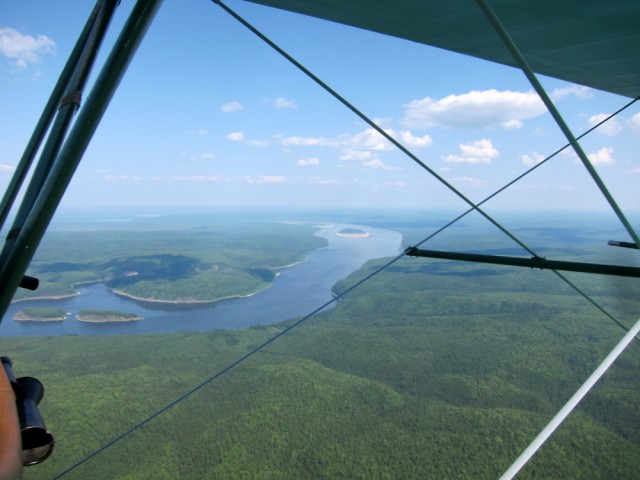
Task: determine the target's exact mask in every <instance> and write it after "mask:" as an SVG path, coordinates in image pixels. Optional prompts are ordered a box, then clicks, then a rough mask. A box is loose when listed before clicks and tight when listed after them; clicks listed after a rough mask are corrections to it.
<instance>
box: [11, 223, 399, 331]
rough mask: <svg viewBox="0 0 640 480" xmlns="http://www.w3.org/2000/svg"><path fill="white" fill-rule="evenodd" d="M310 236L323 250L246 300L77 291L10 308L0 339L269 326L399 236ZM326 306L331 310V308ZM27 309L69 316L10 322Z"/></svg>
mask: <svg viewBox="0 0 640 480" xmlns="http://www.w3.org/2000/svg"><path fill="white" fill-rule="evenodd" d="M344 228H356V229H360V230H364V231H366V232H367V233H369V236H368V237H366V238H346V237H341V236H338V235H337V233H338V232H339V231H340V230H341V229H344ZM316 235H319V236H321V237H324V238H326V239H327V240H328V242H329V246H328V247H327V248H322V249H320V250H316V251H314V252H312V253H311V254H310V255H308V256H307V258H306V259H305V260H304V261H303V262H301V263H298V264H296V265H294V266H291V267H288V268H285V269H282V270H280V275H278V276H277V277H276V278H275V280H274V281H273V283H272V285H271V286H269V287H268V288H266V289H265V290H263V291H261V292H259V293H257V294H256V295H253V296H251V297H245V298H237V299H230V300H223V301H220V302H216V303H213V304H205V305H181V306H171V305H166V304H150V303H139V302H135V301H133V300H129V299H127V298H123V297H120V296H117V295H115V294H113V293H112V292H111V291H110V290H109V289H107V288H106V287H105V286H104V285H103V284H94V285H90V286H86V287H83V288H81V289H79V292H80V294H79V295H77V296H75V297H72V298H68V299H63V300H46V301H45V300H41V301H29V302H19V303H14V304H12V305H11V306H10V307H9V309H8V311H7V314H6V315H5V316H4V318H3V321H2V325H0V335H2V336H5V337H6V336H41V335H42V336H44V335H115V334H132V333H161V332H193V331H201V332H202V331H210V330H219V329H239V328H245V327H249V326H253V325H266V324H273V323H277V322H280V321H283V320H287V319H290V318H294V317H300V316H304V315H307V314H309V313H311V312H312V311H314V310H315V309H317V308H319V307H320V306H322V305H323V304H325V303H327V302H329V301H330V300H331V299H332V298H333V295H332V293H331V288H332V286H333V285H334V284H335V283H336V282H337V281H338V280H340V279H343V278H345V277H346V276H347V275H349V274H350V273H352V272H354V271H356V270H357V269H359V268H360V267H361V266H362V265H363V264H364V263H365V262H366V261H368V260H370V259H375V258H381V257H392V256H396V255H397V254H398V253H399V252H400V248H401V240H402V236H401V235H400V234H399V233H398V232H394V231H391V230H384V229H377V228H371V227H366V226H359V225H344V224H334V225H330V226H329V225H327V226H322V227H320V228H319V230H318V231H317V232H316ZM333 305H334V303H333V304H331V306H333ZM28 306H43V307H44V306H51V307H57V308H61V309H63V310H65V311H67V312H69V313H70V315H69V316H68V317H67V319H66V320H65V321H62V322H21V321H16V320H13V316H14V315H15V314H16V313H17V312H18V311H19V310H21V309H23V308H25V307H28ZM82 309H99V310H117V311H123V312H130V313H135V314H137V315H139V316H140V317H142V318H143V320H140V321H135V322H125V323H116V322H114V323H101V324H99V323H86V322H80V321H78V320H76V318H75V315H76V314H77V313H78V311H80V310H82Z"/></svg>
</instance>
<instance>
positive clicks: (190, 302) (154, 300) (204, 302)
mask: <svg viewBox="0 0 640 480" xmlns="http://www.w3.org/2000/svg"><path fill="white" fill-rule="evenodd" d="M270 286H271V284H269V285H267V286H266V287H265V288H263V289H261V290H258V291H257V292H253V293H249V294H247V295H229V296H227V297H221V298H216V299H215V300H161V299H159V298H145V297H137V296H135V295H132V294H130V293H126V292H123V291H122V290H118V289H115V288H114V289H111V293H113V294H115V295H118V296H120V297H125V298H128V299H130V300H134V301H136V302H142V303H153V304H165V305H208V304H213V303H216V302H221V301H223V300H233V299H234V298H248V297H252V296H254V295H256V294H258V293H260V292H262V291H263V290H265V289H267V288H269V287H270Z"/></svg>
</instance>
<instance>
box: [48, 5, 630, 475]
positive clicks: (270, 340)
mask: <svg viewBox="0 0 640 480" xmlns="http://www.w3.org/2000/svg"><path fill="white" fill-rule="evenodd" d="M212 1H213V2H215V3H217V4H218V5H220V6H221V7H222V8H223V9H224V10H226V11H227V12H228V13H230V14H231V15H232V16H233V17H234V18H236V19H238V20H239V21H240V22H241V23H242V24H244V25H245V26H247V28H249V29H250V30H251V31H252V32H254V33H255V34H256V35H258V36H259V37H260V38H262V39H263V40H264V41H265V42H267V43H268V44H269V45H270V46H272V47H273V48H274V49H276V50H277V51H278V52H279V53H281V54H282V55H283V56H285V58H287V59H288V60H289V61H290V62H292V63H293V64H294V65H295V66H297V67H298V68H299V69H301V70H302V71H303V72H304V73H306V74H307V75H308V76H310V77H311V78H312V79H313V80H314V81H316V83H318V84H319V85H321V86H322V87H323V88H324V89H325V90H327V91H328V92H329V93H331V94H332V95H333V96H334V97H335V98H337V99H338V100H339V101H340V102H341V103H343V104H344V105H346V106H347V107H348V108H349V109H350V110H352V111H353V112H354V113H356V114H357V115H358V116H359V117H360V118H362V119H363V120H365V121H366V122H367V123H368V124H369V125H370V126H372V127H373V128H375V129H376V130H377V131H378V132H379V133H380V134H382V135H383V136H384V137H385V138H386V139H387V140H389V141H390V142H391V143H393V144H394V145H395V146H397V147H398V148H399V149H400V150H401V151H403V152H404V153H405V154H407V155H408V156H409V157H410V158H412V159H413V160H414V161H416V162H417V163H418V164H419V165H421V166H423V168H425V169H426V170H427V171H428V172H429V173H431V174H432V175H433V176H435V177H436V178H437V179H438V180H440V181H441V182H442V183H443V184H445V186H447V188H449V189H450V190H452V191H453V192H454V193H456V194H457V195H458V196H459V197H460V198H462V199H463V200H464V201H465V202H467V203H468V204H469V205H470V206H471V208H470V209H468V210H466V211H465V212H464V213H462V214H461V215H459V216H458V217H456V218H455V219H453V220H452V221H450V222H449V223H447V224H446V225H444V226H442V227H440V228H439V229H438V230H436V231H435V232H433V233H432V234H430V235H429V236H427V237H426V238H425V239H423V240H422V241H420V242H419V243H417V244H416V246H419V245H422V244H424V243H425V242H427V241H429V240H430V239H432V238H433V237H435V236H436V235H438V234H439V233H441V232H442V231H444V230H445V229H447V228H448V227H450V226H451V225H453V224H454V223H456V222H457V221H459V220H460V219H462V218H463V217H465V216H466V215H467V214H469V213H471V212H472V211H474V210H477V211H478V212H480V213H481V214H482V215H483V216H484V217H485V218H487V219H488V220H489V221H490V222H491V223H493V224H494V225H496V226H497V227H498V228H499V229H500V230H502V231H503V232H505V233H506V234H507V235H508V236H509V237H510V238H512V239H513V240H514V241H515V242H516V243H518V244H519V245H521V246H522V247H523V248H524V249H525V250H527V251H529V252H530V253H531V254H532V255H534V256H537V255H536V254H535V253H534V252H533V251H531V250H530V249H529V248H528V247H527V246H526V245H524V244H523V243H521V242H520V240H518V239H517V238H515V237H514V236H513V235H512V234H511V233H510V232H509V231H508V230H506V229H504V227H502V226H501V225H500V224H498V223H497V222H496V221H495V220H493V219H492V218H491V217H490V216H488V215H487V214H486V213H484V212H483V211H482V210H481V209H480V208H478V207H479V206H480V205H483V204H484V203H486V202H487V201H489V200H490V199H492V198H493V197H495V196H496V195H498V194H499V193H501V192H502V191H504V190H506V189H507V188H509V187H510V186H511V185H513V184H514V183H516V182H518V181H519V180H521V179H522V178H523V177H525V176H526V175H528V174H529V173H531V172H532V171H534V170H535V169H537V168H539V167H540V166H541V165H543V164H544V163H546V162H547V161H549V160H551V158H553V157H555V156H556V155H558V154H559V153H560V152H562V151H563V150H565V149H566V148H568V147H569V146H570V145H571V144H570V143H568V144H566V145H565V146H563V147H562V148H560V149H558V150H556V151H555V152H554V153H552V154H551V155H549V156H548V157H546V158H545V159H544V160H542V161H541V162H539V163H538V164H536V165H534V166H533V167H531V168H530V169H528V170H527V171H525V172H524V173H522V174H521V175H519V176H518V177H516V178H515V179H513V180H512V181H510V182H509V183H507V184H505V185H504V186H503V187H501V188H500V189H498V190H497V191H495V192H494V193H492V194H491V195H489V196H488V197H486V198H485V199H483V200H482V201H481V202H479V203H477V204H474V203H473V202H471V201H470V200H468V199H467V198H466V197H465V196H464V195H463V194H462V193H460V192H459V191H458V190H457V189H455V187H453V186H451V185H450V184H449V183H448V182H447V181H446V180H444V179H443V178H442V177H440V176H439V175H438V174H437V173H436V172H434V171H433V170H432V169H431V168H430V167H428V166H427V165H426V164H424V163H423V162H422V161H421V160H419V159H418V158H417V157H415V155H414V154H412V153H411V152H410V151H408V150H407V149H406V148H405V147H404V146H403V145H402V144H400V143H399V142H397V141H396V140H395V139H394V138H393V137H391V136H390V135H389V134H387V133H386V132H385V131H384V130H382V129H381V128H380V127H379V126H377V125H376V124H375V123H374V122H373V121H372V120H370V119H369V118H368V117H367V116H365V115H364V114H363V113H361V112H360V111H359V110H357V109H356V108H355V107H354V106H352V105H351V104H350V103H349V102H347V101H346V100H345V99H344V98H342V97H341V96H340V95H339V94H337V92H335V91H334V90H333V89H331V88H330V87H329V86H328V85H326V84H325V83H324V82H322V80H320V79H319V78H318V77H316V76H315V75H314V74H313V73H311V72H310V71H309V70H307V69H306V68H305V67H304V66H302V65H301V64H300V63H298V62H297V61H296V60H295V59H293V58H292V57H290V56H289V55H288V54H287V53H286V52H284V51H283V50H282V49H280V47H278V46H277V45H275V44H274V43H273V42H271V40H269V39H268V38H266V37H265V36H264V35H263V34H262V33H260V32H259V31H258V30H256V29H255V28H254V27H253V26H251V25H250V24H248V23H247V22H246V21H245V20H244V19H242V18H241V17H239V16H238V15H237V14H236V13H235V12H233V11H232V10H230V9H229V8H228V7H227V6H226V5H224V4H223V3H222V2H221V1H219V0H212ZM639 99H640V97H637V98H635V99H633V100H631V101H630V102H629V103H627V104H626V105H625V106H623V107H622V108H620V109H619V110H617V111H616V112H614V113H613V114H611V115H609V116H608V117H607V118H605V119H604V120H602V121H601V122H599V123H598V124H597V125H595V126H593V127H592V128H590V129H589V130H587V131H585V132H584V133H583V134H582V135H580V136H579V137H578V139H580V138H582V137H584V136H585V135H587V134H589V133H590V132H592V131H593V130H595V129H596V128H598V127H599V126H600V125H602V124H604V123H605V122H607V121H608V120H610V119H611V118H613V117H615V116H616V115H618V114H619V113H621V112H622V111H623V110H625V109H627V108H628V107H630V106H631V105H632V104H633V103H634V102H636V101H637V100H639ZM404 256H406V251H405V252H402V253H400V254H399V255H397V256H396V257H394V258H392V259H391V260H389V261H387V262H386V263H384V264H383V265H382V266H380V267H378V268H376V269H375V270H374V271H373V272H371V273H369V274H368V275H366V276H365V277H363V278H362V279H360V280H359V281H357V282H356V283H354V284H353V285H351V286H350V287H348V288H347V289H345V290H344V291H343V292H341V293H340V294H338V295H336V296H334V297H333V298H332V299H331V300H329V301H327V302H325V303H324V304H322V305H321V306H319V307H318V308H316V309H315V310H313V311H312V312H311V313H309V314H307V315H306V316H304V317H302V318H300V319H298V320H296V321H294V322H293V323H291V324H289V325H288V326H286V327H285V328H283V329H282V330H280V331H279V332H277V333H276V334H274V335H272V336H271V337H269V338H268V339H267V340H265V341H264V342H262V343H261V344H259V345H258V346H256V347H254V348H253V349H252V350H250V351H249V352H247V353H245V354H244V355H242V356H241V357H239V358H238V359H236V360H235V361H233V362H232V363H230V364H228V365H227V366H225V367H224V368H222V369H220V370H218V371H217V372H216V373H214V374H213V375H211V376H209V377H208V378H206V379H205V380H203V381H202V382H200V383H199V384H198V385H196V386H195V387H193V388H192V389H190V390H189V391H187V392H186V393H184V394H182V395H181V396H179V397H177V398H176V399H174V400H173V401H171V402H170V403H168V404H167V405H165V406H164V407H162V408H161V409H159V410H157V411H156V412H154V413H153V414H151V415H149V416H148V417H146V418H145V419H144V420H142V421H140V422H139V423H137V424H136V425H134V426H132V427H131V428H129V429H128V430H127V431H125V432H123V433H122V434H120V435H118V436H117V437H115V438H113V439H112V440H111V441H109V442H108V443H106V444H104V445H103V446H101V447H100V448H98V449H96V450H94V451H93V452H92V453H90V454H89V455H87V456H86V457H84V458H83V459H81V460H79V461H78V462H76V463H75V464H73V465H71V466H70V467H68V468H66V469H65V470H63V471H61V472H60V473H58V474H57V475H56V476H55V477H54V479H59V478H62V477H63V476H65V475H66V474H67V473H70V472H71V471H73V470H75V469H76V468H78V467H80V466H81V465H83V464H84V463H86V462H87V461H89V460H91V459H92V458H94V457H96V456H97V455H99V454H100V453H102V452H103V451H105V450H107V449H108V448H110V447H112V446H114V445H115V444H117V443H118V442H120V441H121V440H123V439H124V438H126V437H128V436H129V435H131V434H132V433H134V432H135V431H137V430H139V429H140V428H142V427H144V426H145V425H147V424H148V423H149V422H151V421H152V420H154V419H155V418H157V417H159V416H160V415H162V414H163V413H165V412H167V411H168V410H170V409H172V408H173V407H175V406H176V405H178V404H179V403H181V402H182V401H183V400H186V399H187V398H189V397H191V396H192V395H193V394H195V393H196V392H198V391H199V390H201V389H202V388H204V387H205V386H207V385H208V384H210V383H211V382H213V381H214V380H216V379H217V378H219V377H220V376H222V375H224V374H226V373H227V372H229V371H230V370H232V369H233V368H235V367H237V366H238V365H240V364H241V363H243V362H244V361H246V360H248V359H250V358H251V357H253V356H254V355H255V354H257V353H258V352H260V351H262V350H263V349H264V348H266V347H267V346H269V345H270V344H271V343H273V342H275V341H276V340H278V339H279V338H280V337H282V336H284V335H286V334H287V333H289V332H290V331H291V330H293V329H294V328H297V327H298V326H300V325H302V324H303V323H304V322H306V321H307V320H309V319H310V318H312V317H313V316H315V315H316V314H318V313H320V312H321V311H322V310H324V309H325V308H327V307H328V306H330V305H332V304H333V303H335V302H337V301H339V300H341V299H342V298H343V297H345V296H346V295H348V294H349V293H351V292H352V291H353V290H355V289H356V288H358V287H360V286H361V285H363V284H364V283H365V282H367V281H369V280H370V279H371V278H373V277H375V276H376V275H378V274H379V273H381V272H382V271H384V270H386V269H387V268H388V267H390V266H391V265H393V264H395V263H396V262H398V261H399V260H400V259H401V258H403V257H404ZM554 272H555V273H556V274H557V275H559V276H560V278H562V279H563V280H564V281H565V282H567V283H568V284H569V285H570V286H571V287H572V288H574V289H575V290H576V291H577V292H578V293H579V294H580V295H582V296H583V297H585V298H586V299H587V300H588V301H590V302H591V303H592V304H593V305H594V306H595V307H596V308H598V309H599V310H600V311H601V312H602V313H604V314H605V315H606V316H608V317H609V318H610V319H612V320H613V321H614V322H615V323H617V324H618V325H619V326H620V327H621V328H623V329H624V330H626V331H627V335H626V336H625V339H626V338H627V337H629V336H631V337H632V338H633V337H635V335H637V333H638V330H639V329H640V321H638V323H637V324H636V325H635V326H634V327H633V329H632V330H629V329H627V328H626V327H625V326H624V325H623V324H622V323H620V322H619V321H618V320H617V319H615V318H614V317H613V316H612V315H611V314H609V313H608V312H607V311H606V310H605V309H604V308H602V307H601V306H599V305H598V304H597V303H596V302H595V301H594V300H592V299H591V298H590V297H589V296H588V295H587V294H585V293H584V292H582V291H581V290H580V289H578V288H577V287H576V286H575V285H574V284H573V283H571V282H570V281H569V280H568V279H566V278H565V277H564V276H563V275H562V274H560V273H559V272H557V271H555V270H554ZM621 343H622V342H621ZM628 343H629V342H627V344H628ZM625 347H626V344H625ZM622 348H624V347H622ZM607 358H609V357H607ZM605 361H606V360H605ZM612 361H613V360H612ZM607 368H608V367H607ZM603 373H604V372H603ZM598 378H599V377H598ZM596 381H597V379H596ZM594 383H595V382H594ZM585 394H586V392H585ZM567 414H568V413H567ZM505 478H506V477H505Z"/></svg>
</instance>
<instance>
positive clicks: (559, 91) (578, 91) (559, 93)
mask: <svg viewBox="0 0 640 480" xmlns="http://www.w3.org/2000/svg"><path fill="white" fill-rule="evenodd" d="M569 95H573V96H575V97H576V98H580V99H582V100H585V99H587V98H593V90H591V89H590V88H589V87H585V86H582V85H575V84H573V85H569V86H568V87H564V88H556V89H555V90H554V91H553V92H551V94H550V95H549V96H550V97H551V99H552V100H553V101H556V102H557V101H558V100H562V99H563V98H565V97H568V96H569Z"/></svg>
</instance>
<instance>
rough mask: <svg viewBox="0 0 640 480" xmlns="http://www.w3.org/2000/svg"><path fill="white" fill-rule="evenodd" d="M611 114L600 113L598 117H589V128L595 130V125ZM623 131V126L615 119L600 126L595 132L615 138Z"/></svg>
mask: <svg viewBox="0 0 640 480" xmlns="http://www.w3.org/2000/svg"><path fill="white" fill-rule="evenodd" d="M609 115H610V114H609V113H599V114H597V115H591V116H590V117H589V121H588V124H589V128H593V127H594V126H595V125H597V124H598V123H600V122H601V121H603V120H604V119H605V118H607V117H608V116H609ZM621 131H622V125H620V123H619V122H618V120H616V119H615V118H611V119H609V120H608V121H607V122H605V123H603V124H602V125H600V126H599V127H598V128H597V129H596V130H595V132H596V133H599V134H600V135H606V136H607V137H613V136H614V135H617V134H618V133H620V132H621Z"/></svg>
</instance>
